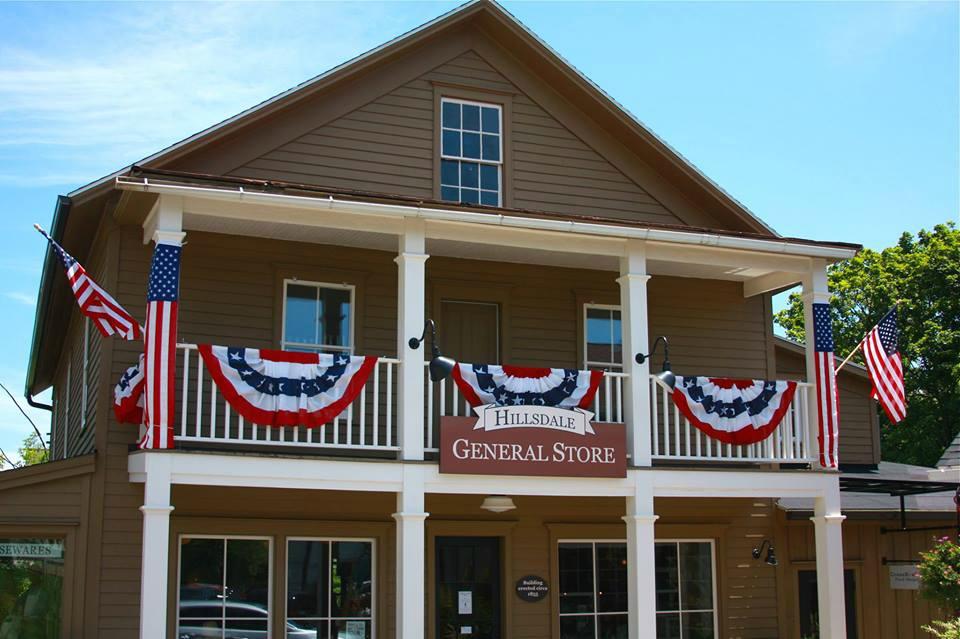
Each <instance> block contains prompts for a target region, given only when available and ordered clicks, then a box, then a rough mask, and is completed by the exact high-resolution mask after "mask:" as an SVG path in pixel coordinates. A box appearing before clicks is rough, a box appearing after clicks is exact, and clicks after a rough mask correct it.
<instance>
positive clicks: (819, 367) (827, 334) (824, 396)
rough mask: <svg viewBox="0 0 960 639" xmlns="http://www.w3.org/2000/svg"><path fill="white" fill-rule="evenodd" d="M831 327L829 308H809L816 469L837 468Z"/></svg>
mask: <svg viewBox="0 0 960 639" xmlns="http://www.w3.org/2000/svg"><path fill="white" fill-rule="evenodd" d="M833 349H834V346H833V323H832V321H831V319H830V305H829V304H820V303H816V304H814V305H813V350H814V351H815V357H816V360H815V363H816V373H817V377H816V384H817V389H816V390H817V423H818V425H819V429H820V430H819V432H818V434H817V439H818V441H819V442H820V465H821V466H823V467H824V468H836V467H837V463H838V462H837V439H838V437H837V435H838V430H839V429H838V422H839V415H838V412H839V411H838V400H839V397H838V392H837V378H836V373H835V372H834V369H833Z"/></svg>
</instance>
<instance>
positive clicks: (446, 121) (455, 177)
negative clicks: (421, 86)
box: [440, 98, 503, 206]
mask: <svg viewBox="0 0 960 639" xmlns="http://www.w3.org/2000/svg"><path fill="white" fill-rule="evenodd" d="M440 111H441V115H440V127H441V130H440V197H441V198H442V199H444V200H447V201H450V202H463V203H465V204H486V205H489V206H500V205H501V204H500V203H501V200H502V185H503V174H502V171H503V109H502V107H501V106H500V105H498V104H486V103H483V102H471V101H467V100H455V99H452V98H443V99H442V100H441V104H440Z"/></svg>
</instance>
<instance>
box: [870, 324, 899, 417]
mask: <svg viewBox="0 0 960 639" xmlns="http://www.w3.org/2000/svg"><path fill="white" fill-rule="evenodd" d="M899 339H900V329H899V328H897V309H896V308H892V309H890V312H889V313H887V314H886V315H885V316H884V318H883V319H882V320H880V323H879V324H877V325H876V326H874V327H873V330H872V331H870V332H869V333H867V336H866V337H864V338H863V342H862V344H863V357H864V359H865V360H866V362H867V370H868V371H870V379H871V380H872V381H873V390H872V391H871V395H873V397H875V398H876V399H877V401H879V402H880V405H881V406H883V410H884V412H886V413H887V417H889V418H890V421H891V422H893V423H894V424H896V423H897V422H899V421H901V420H902V419H903V418H904V417H906V416H907V400H906V394H905V393H904V389H903V363H902V362H901V361H900V350H899V346H898V342H899Z"/></svg>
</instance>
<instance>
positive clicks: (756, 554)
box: [752, 539, 780, 566]
mask: <svg viewBox="0 0 960 639" xmlns="http://www.w3.org/2000/svg"><path fill="white" fill-rule="evenodd" d="M764 546H766V547H767V556H766V557H765V558H764V560H763V561H764V563H766V564H767V565H769V566H776V565H777V564H778V563H780V562H779V561H777V555H776V553H775V552H774V550H773V542H771V541H770V540H769V539H764V540H763V543H761V544H760V545H759V546H757V547H756V548H754V549H753V553H752V554H753V558H754V559H760V555H761V554H763V547H764Z"/></svg>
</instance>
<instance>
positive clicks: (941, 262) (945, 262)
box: [776, 222, 960, 466]
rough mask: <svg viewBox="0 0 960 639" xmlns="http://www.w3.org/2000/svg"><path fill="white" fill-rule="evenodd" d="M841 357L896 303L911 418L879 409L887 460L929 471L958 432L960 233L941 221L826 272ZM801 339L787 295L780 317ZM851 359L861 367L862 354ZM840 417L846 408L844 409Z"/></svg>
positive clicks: (793, 299) (796, 305) (796, 309)
mask: <svg viewBox="0 0 960 639" xmlns="http://www.w3.org/2000/svg"><path fill="white" fill-rule="evenodd" d="M828 280H829V283H830V290H831V292H833V294H834V297H833V300H832V301H831V303H830V305H831V307H832V311H833V327H834V337H835V339H836V349H837V354H838V355H839V356H841V357H843V356H846V354H847V353H849V352H850V351H852V350H853V349H854V348H855V347H856V346H857V344H859V343H860V340H861V339H863V336H864V335H866V333H867V332H868V331H869V330H870V329H872V328H873V327H874V326H875V325H876V323H877V322H878V321H879V320H880V319H881V318H882V317H883V316H884V314H886V312H887V311H888V310H889V309H890V307H891V306H893V305H894V304H897V307H898V311H897V312H898V322H899V326H900V354H901V356H902V357H903V363H904V377H905V381H904V383H905V386H906V395H907V417H906V419H905V420H904V421H903V422H901V423H900V424H897V425H895V426H894V425H891V424H890V423H889V421H888V420H887V417H886V415H884V414H883V411H880V413H881V415H880V423H881V431H880V432H881V442H882V449H883V457H884V459H886V460H889V461H897V462H902V463H907V464H919V465H923V466H932V465H934V464H935V463H936V461H937V460H938V459H939V458H940V456H941V455H942V454H943V451H944V450H945V449H946V447H947V446H948V445H949V444H950V442H951V441H952V440H953V438H954V437H955V436H956V434H957V431H958V429H960V422H958V421H957V420H958V417H957V416H958V415H960V230H958V229H957V227H956V224H954V223H953V222H949V223H947V224H938V225H937V226H935V227H934V228H933V230H932V231H927V230H924V231H920V233H918V234H917V235H916V236H913V235H911V234H910V233H904V234H903V235H902V236H901V237H900V241H899V242H897V244H896V245H895V246H891V247H889V248H886V249H884V250H882V251H879V252H878V251H873V250H870V249H864V250H863V251H861V252H860V253H859V254H858V255H857V256H856V257H854V258H852V259H850V260H847V261H845V262H840V263H838V264H834V265H833V266H831V267H830V268H829V270H828ZM776 321H777V323H778V324H780V326H782V327H783V328H784V329H785V330H786V332H787V335H788V336H789V337H790V338H792V339H796V340H799V341H803V340H804V337H805V334H804V322H803V302H802V300H801V298H800V294H799V293H793V294H791V295H790V299H789V302H788V306H787V308H786V309H784V310H783V311H780V312H779V313H777V315H776ZM854 360H855V361H858V362H863V358H862V354H860V353H858V354H857V355H855V356H854ZM840 411H841V419H842V411H843V406H842V405H841V406H840Z"/></svg>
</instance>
